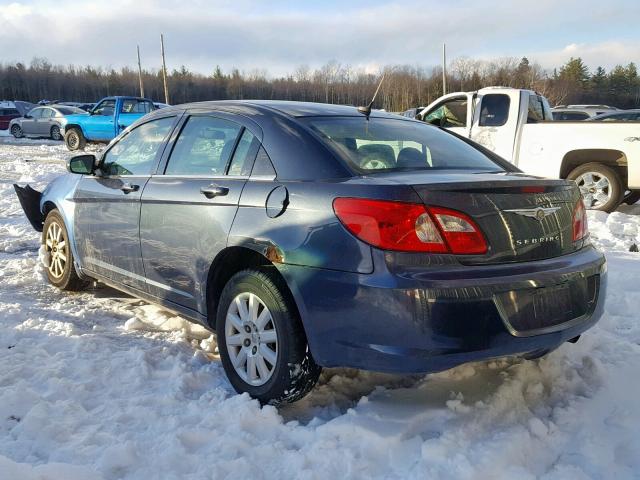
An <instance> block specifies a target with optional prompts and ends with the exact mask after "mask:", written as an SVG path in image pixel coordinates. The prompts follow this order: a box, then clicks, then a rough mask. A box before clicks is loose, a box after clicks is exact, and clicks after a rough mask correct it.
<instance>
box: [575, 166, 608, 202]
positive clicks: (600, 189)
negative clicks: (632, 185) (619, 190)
mask: <svg viewBox="0 0 640 480" xmlns="http://www.w3.org/2000/svg"><path fill="white" fill-rule="evenodd" d="M575 182H576V183H577V184H578V188H580V193H582V197H583V198H584V203H585V206H586V207H587V208H599V207H602V206H603V205H604V204H606V203H607V202H609V200H611V182H610V181H609V179H608V178H607V177H606V176H604V175H602V174H601V173H598V172H585V173H583V174H582V175H580V176H579V177H578V178H576V179H575Z"/></svg>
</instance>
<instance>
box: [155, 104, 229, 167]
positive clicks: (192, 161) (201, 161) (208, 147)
mask: <svg viewBox="0 0 640 480" xmlns="http://www.w3.org/2000/svg"><path fill="white" fill-rule="evenodd" d="M241 128H242V127H241V126H240V125H238V124H237V123H234V122H231V121H229V120H224V119H222V118H215V117H207V116H192V117H190V118H189V120H188V121H187V124H186V125H185V126H184V128H183V129H182V132H180V135H179V136H178V139H177V140H176V143H175V146H174V148H173V151H172V152H171V157H170V158H169V163H168V165H167V168H166V170H165V175H198V176H219V175H224V173H225V170H226V167H227V163H228V162H229V159H230V158H231V154H232V153H233V148H234V146H235V144H236V139H237V138H238V135H239V134H240V130H241Z"/></svg>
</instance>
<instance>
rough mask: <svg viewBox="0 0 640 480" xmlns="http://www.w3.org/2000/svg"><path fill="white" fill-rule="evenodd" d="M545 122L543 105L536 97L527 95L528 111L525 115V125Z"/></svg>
mask: <svg viewBox="0 0 640 480" xmlns="http://www.w3.org/2000/svg"><path fill="white" fill-rule="evenodd" d="M544 120H546V117H545V112H544V105H543V104H542V99H541V98H540V97H539V96H538V95H529V111H528V113H527V123H538V122H543V121H544Z"/></svg>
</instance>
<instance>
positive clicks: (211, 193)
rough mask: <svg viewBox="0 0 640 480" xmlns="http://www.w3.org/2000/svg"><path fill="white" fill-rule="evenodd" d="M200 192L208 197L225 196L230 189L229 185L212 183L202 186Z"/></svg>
mask: <svg viewBox="0 0 640 480" xmlns="http://www.w3.org/2000/svg"><path fill="white" fill-rule="evenodd" d="M200 193H201V194H203V195H204V196H205V197H207V198H213V197H224V196H225V195H226V194H227V193H229V189H228V188H227V187H221V186H219V185H216V184H213V183H212V184H211V185H209V186H208V187H202V188H201V189H200Z"/></svg>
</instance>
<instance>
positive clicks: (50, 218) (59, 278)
mask: <svg viewBox="0 0 640 480" xmlns="http://www.w3.org/2000/svg"><path fill="white" fill-rule="evenodd" d="M42 245H43V246H44V248H45V252H46V253H45V255H46V256H47V278H48V279H49V283H51V285H53V286H55V287H58V288H59V289H61V290H71V291H77V290H82V289H83V288H85V287H86V286H87V284H88V282H87V281H85V280H82V279H81V278H80V277H79V276H78V273H77V272H76V268H75V266H74V263H73V253H72V252H71V245H70V243H69V234H68V233H67V228H66V227H65V225H64V220H63V219H62V215H60V212H58V210H57V209H54V210H51V211H50V212H49V214H48V215H47V218H46V220H45V221H44V227H43V229H42Z"/></svg>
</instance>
